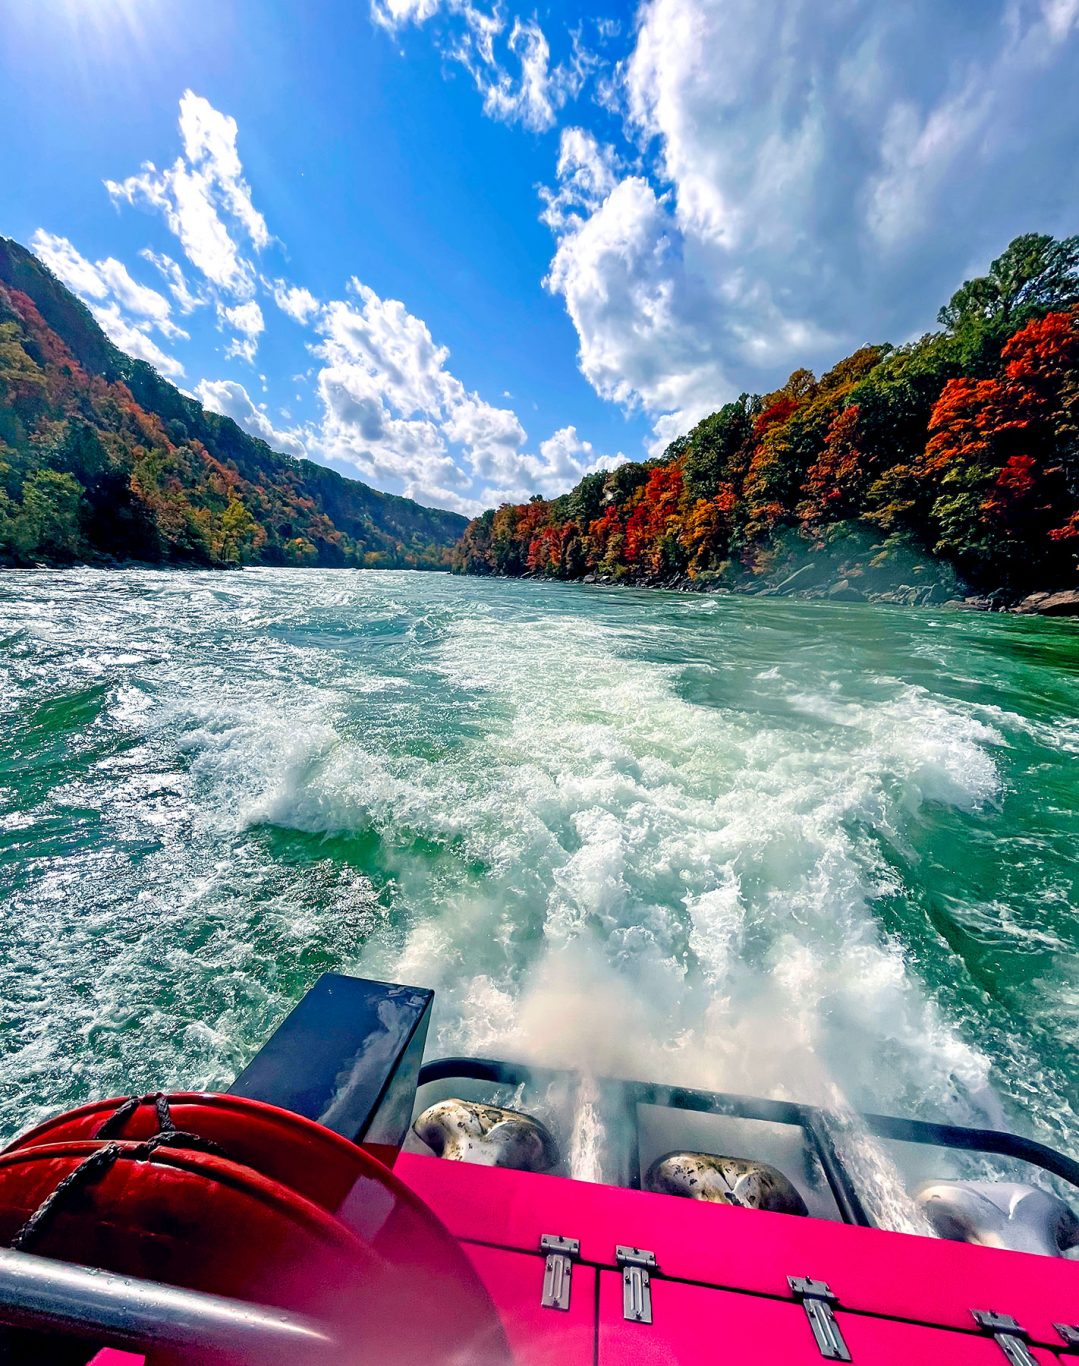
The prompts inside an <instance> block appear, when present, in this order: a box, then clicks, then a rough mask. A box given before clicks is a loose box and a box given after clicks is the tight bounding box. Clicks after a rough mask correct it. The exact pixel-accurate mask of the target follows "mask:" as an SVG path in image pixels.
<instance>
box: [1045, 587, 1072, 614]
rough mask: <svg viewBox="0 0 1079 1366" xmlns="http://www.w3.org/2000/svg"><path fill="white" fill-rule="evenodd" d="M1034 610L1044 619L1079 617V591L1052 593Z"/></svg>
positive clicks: (1070, 590)
mask: <svg viewBox="0 0 1079 1366" xmlns="http://www.w3.org/2000/svg"><path fill="white" fill-rule="evenodd" d="M1034 610H1035V611H1036V612H1040V613H1041V614H1042V616H1043V617H1079V589H1075V588H1069V589H1066V590H1065V591H1064V592H1063V593H1050V594H1049V596H1048V597H1047V598H1045V599H1044V600H1043V601H1042V602H1040V603H1038V605H1037V607H1036V608H1035V609H1034Z"/></svg>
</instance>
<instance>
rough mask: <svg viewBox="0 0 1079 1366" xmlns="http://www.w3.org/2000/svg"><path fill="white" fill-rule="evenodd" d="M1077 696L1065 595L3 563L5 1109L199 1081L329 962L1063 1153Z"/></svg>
mask: <svg viewBox="0 0 1079 1366" xmlns="http://www.w3.org/2000/svg"><path fill="white" fill-rule="evenodd" d="M1077 717H1079V632H1077V630H1076V628H1075V627H1074V625H1073V624H1071V623H1068V622H1050V621H1039V620H1029V619H1020V618H1008V617H989V616H980V615H967V614H961V613H948V612H943V611H934V610H931V609H930V610H921V611H914V610H909V609H896V608H883V607H870V606H852V605H848V604H843V605H834V606H833V605H825V604H807V603H792V602H780V601H774V600H773V601H766V600H759V599H758V600H753V599H746V598H734V597H709V596H679V595H674V594H666V593H655V592H652V593H649V592H633V591H611V590H604V589H601V588H586V587H581V586H561V585H549V586H548V585H540V584H534V583H513V582H487V581H482V580H475V579H451V578H448V577H444V576H437V575H423V574H409V573H387V572H351V571H336V572H332V571H331V572H316V571H297V572H291V571H270V570H257V571H248V572H245V573H243V574H231V575H220V574H216V575H215V574H209V573H205V574H202V573H200V574H196V573H154V572H135V571H132V572H96V571H90V570H80V571H76V572H70V573H63V572H32V573H7V574H5V575H4V576H3V577H2V579H0V727H2V737H0V904H2V914H3V928H2V937H0V1000H2V1002H3V1017H2V1021H0V1028H2V1034H0V1044H2V1052H0V1098H2V1110H0V1129H2V1131H3V1132H5V1133H9V1134H10V1133H11V1132H13V1131H15V1130H17V1129H19V1128H21V1127H23V1126H25V1125H27V1124H29V1123H31V1122H32V1121H33V1120H35V1119H36V1118H38V1117H39V1116H41V1115H42V1114H43V1113H46V1112H49V1111H54V1110H57V1109H59V1108H62V1107H64V1106H67V1105H69V1104H71V1103H74V1102H77V1101H80V1100H84V1099H88V1098H90V1097H95V1096H100V1095H107V1094H117V1093H126V1092H131V1091H137V1090H148V1089H155V1088H159V1087H171V1086H180V1085H183V1086H196V1087H215V1086H221V1085H224V1084H226V1083H227V1082H228V1081H229V1080H230V1079H231V1077H232V1076H233V1075H234V1074H235V1072H236V1071H237V1070H238V1068H240V1067H241V1066H242V1065H243V1063H244V1062H245V1061H246V1060H247V1059H248V1058H249V1057H250V1056H251V1054H252V1053H253V1052H254V1051H255V1049H256V1048H257V1046H258V1045H259V1043H260V1041H261V1040H262V1039H263V1038H264V1037H265V1035H266V1034H267V1033H268V1032H269V1031H270V1030H271V1029H272V1027H273V1026H274V1025H275V1024H276V1023H277V1022H278V1021H279V1019H280V1018H281V1017H282V1016H283V1014H284V1013H285V1011H286V1009H287V1008H288V1006H289V1005H290V1004H291V1003H293V1002H294V1001H295V1000H296V999H298V997H299V996H300V995H301V994H302V993H303V991H304V990H305V988H306V987H308V986H309V985H310V984H311V983H312V982H313V981H314V980H315V978H316V977H317V976H318V974H319V973H321V972H323V971H325V970H327V969H341V970H346V971H349V970H351V971H357V972H360V973H364V974H367V975H374V976H382V977H388V978H391V979H396V980H400V981H405V982H409V983H416V984H422V985H429V986H433V987H435V988H437V991H438V998H437V1015H436V1023H435V1026H434V1038H433V1040H432V1046H431V1050H430V1051H431V1052H439V1051H441V1052H450V1051H453V1052H458V1051H474V1052H488V1053H496V1054H501V1055H503V1056H507V1057H517V1058H524V1059H530V1060H540V1061H546V1062H551V1063H555V1064H571V1065H574V1066H578V1067H581V1068H582V1069H584V1070H585V1071H586V1072H589V1073H595V1074H598V1075H602V1074H604V1073H609V1074H620V1075H629V1076H637V1077H643V1078H645V1079H649V1080H662V1081H671V1082H678V1083H682V1084H688V1085H695V1086H701V1087H708V1088H717V1089H726V1090H735V1091H737V1090H742V1091H752V1092H755V1093H757V1094H762V1093H765V1094H770V1095H775V1096H787V1097H792V1098H797V1099H805V1100H811V1101H829V1102H835V1101H836V1100H837V1099H840V1100H842V1101H844V1102H846V1103H849V1104H851V1105H855V1106H858V1107H865V1108H872V1109H883V1110H887V1111H892V1112H897V1113H903V1114H913V1115H918V1116H922V1117H931V1118H945V1119H950V1120H953V1121H958V1122H968V1123H977V1124H986V1123H988V1124H991V1125H994V1126H999V1125H1006V1126H1013V1127H1016V1128H1018V1129H1020V1130H1021V1131H1025V1132H1028V1133H1030V1134H1032V1135H1034V1136H1036V1137H1040V1138H1042V1139H1043V1140H1046V1141H1048V1142H1051V1143H1054V1144H1056V1145H1057V1146H1061V1147H1064V1148H1071V1149H1073V1150H1074V1148H1075V1146H1076V1143H1077V1140H1079V1120H1077V1114H1076V1111H1077V1108H1079V1093H1077V1089H1076V1082H1077V1077H1076V1068H1075V1056H1076V1053H1075V1049H1076V1044H1077V1042H1079V1039H1077V1034H1079V1023H1077V1022H1079V972H1077V962H1079V957H1077V952H1076V951H1077V948H1079V917H1077V915H1076V911H1075V909H1074V908H1075V907H1076V906H1077V905H1079V895H1077V891H1076V885H1075V878H1076V856H1075V850H1076V843H1075V841H1076V836H1077V833H1079V819H1077V817H1079V779H1077V769H1079V764H1077V758H1076V756H1077V754H1079V721H1077ZM595 1141H596V1138H595V1135H594V1134H591V1133H590V1132H589V1126H588V1117H587V1115H585V1116H583V1118H582V1117H579V1122H578V1124H577V1126H576V1129H575V1132H574V1138H573V1142H574V1144H575V1145H576V1146H577V1147H579V1148H580V1149H581V1152H582V1153H583V1154H584V1156H583V1157H581V1159H580V1160H581V1162H582V1163H583V1164H584V1165H585V1167H587V1165H588V1163H589V1162H590V1161H591V1160H592V1159H591V1157H590V1156H589V1153H590V1145H592V1146H593V1147H594V1144H595Z"/></svg>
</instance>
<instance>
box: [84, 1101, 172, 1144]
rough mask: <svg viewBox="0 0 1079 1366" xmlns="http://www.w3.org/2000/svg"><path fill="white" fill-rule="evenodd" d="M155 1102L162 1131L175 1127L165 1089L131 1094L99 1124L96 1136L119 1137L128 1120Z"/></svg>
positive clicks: (155, 1110) (159, 1126)
mask: <svg viewBox="0 0 1079 1366" xmlns="http://www.w3.org/2000/svg"><path fill="white" fill-rule="evenodd" d="M151 1103H152V1104H153V1107H154V1112H155V1114H156V1115H157V1127H158V1130H159V1131H160V1132H162V1133H167V1132H168V1131H169V1130H170V1129H175V1128H176V1125H175V1124H174V1123H173V1119H172V1111H171V1110H170V1109H169V1098H168V1096H166V1095H165V1093H164V1092H163V1091H150V1092H148V1093H147V1094H146V1095H145V1096H129V1097H128V1098H127V1100H125V1101H124V1102H123V1104H122V1105H119V1106H117V1108H116V1109H115V1110H114V1111H113V1112H112V1114H111V1115H109V1116H108V1118H107V1119H104V1120H102V1122H101V1123H100V1124H99V1125H98V1126H97V1129H96V1130H95V1131H94V1137H95V1138H119V1137H120V1135H121V1134H122V1133H123V1131H124V1128H125V1127H126V1125H127V1121H128V1120H129V1119H130V1118H131V1116H132V1115H133V1114H134V1113H135V1111H136V1110H137V1109H139V1107H140V1106H142V1105H149V1104H151Z"/></svg>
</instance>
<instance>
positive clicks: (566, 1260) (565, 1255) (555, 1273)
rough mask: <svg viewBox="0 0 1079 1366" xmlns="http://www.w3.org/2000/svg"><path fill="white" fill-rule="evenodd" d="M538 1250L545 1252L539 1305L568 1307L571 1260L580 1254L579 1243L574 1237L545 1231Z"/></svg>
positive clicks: (552, 1307) (556, 1307) (559, 1307)
mask: <svg viewBox="0 0 1079 1366" xmlns="http://www.w3.org/2000/svg"><path fill="white" fill-rule="evenodd" d="M540 1251H541V1252H546V1254H547V1260H546V1262H545V1263H544V1266H543V1295H542V1297H541V1299H540V1305H541V1306H542V1307H543V1308H544V1309H568V1308H569V1291H570V1278H571V1277H572V1275H573V1262H574V1258H576V1257H579V1256H580V1253H581V1244H580V1242H579V1241H578V1240H577V1239H576V1238H559V1237H558V1235H557V1234H554V1233H545V1234H544V1235H543V1237H542V1238H540Z"/></svg>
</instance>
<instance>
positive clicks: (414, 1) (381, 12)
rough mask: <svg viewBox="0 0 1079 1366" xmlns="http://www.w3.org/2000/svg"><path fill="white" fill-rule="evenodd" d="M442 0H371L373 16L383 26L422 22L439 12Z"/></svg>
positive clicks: (395, 26) (389, 27) (393, 27)
mask: <svg viewBox="0 0 1079 1366" xmlns="http://www.w3.org/2000/svg"><path fill="white" fill-rule="evenodd" d="M440 4H441V0H371V18H372V19H374V21H375V23H376V24H381V26H382V27H383V28H388V29H397V28H400V26H401V25H402V24H410V23H411V24H422V23H424V22H425V20H427V19H430V18H431V16H432V15H434V14H437V13H438V10H439V7H440Z"/></svg>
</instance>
